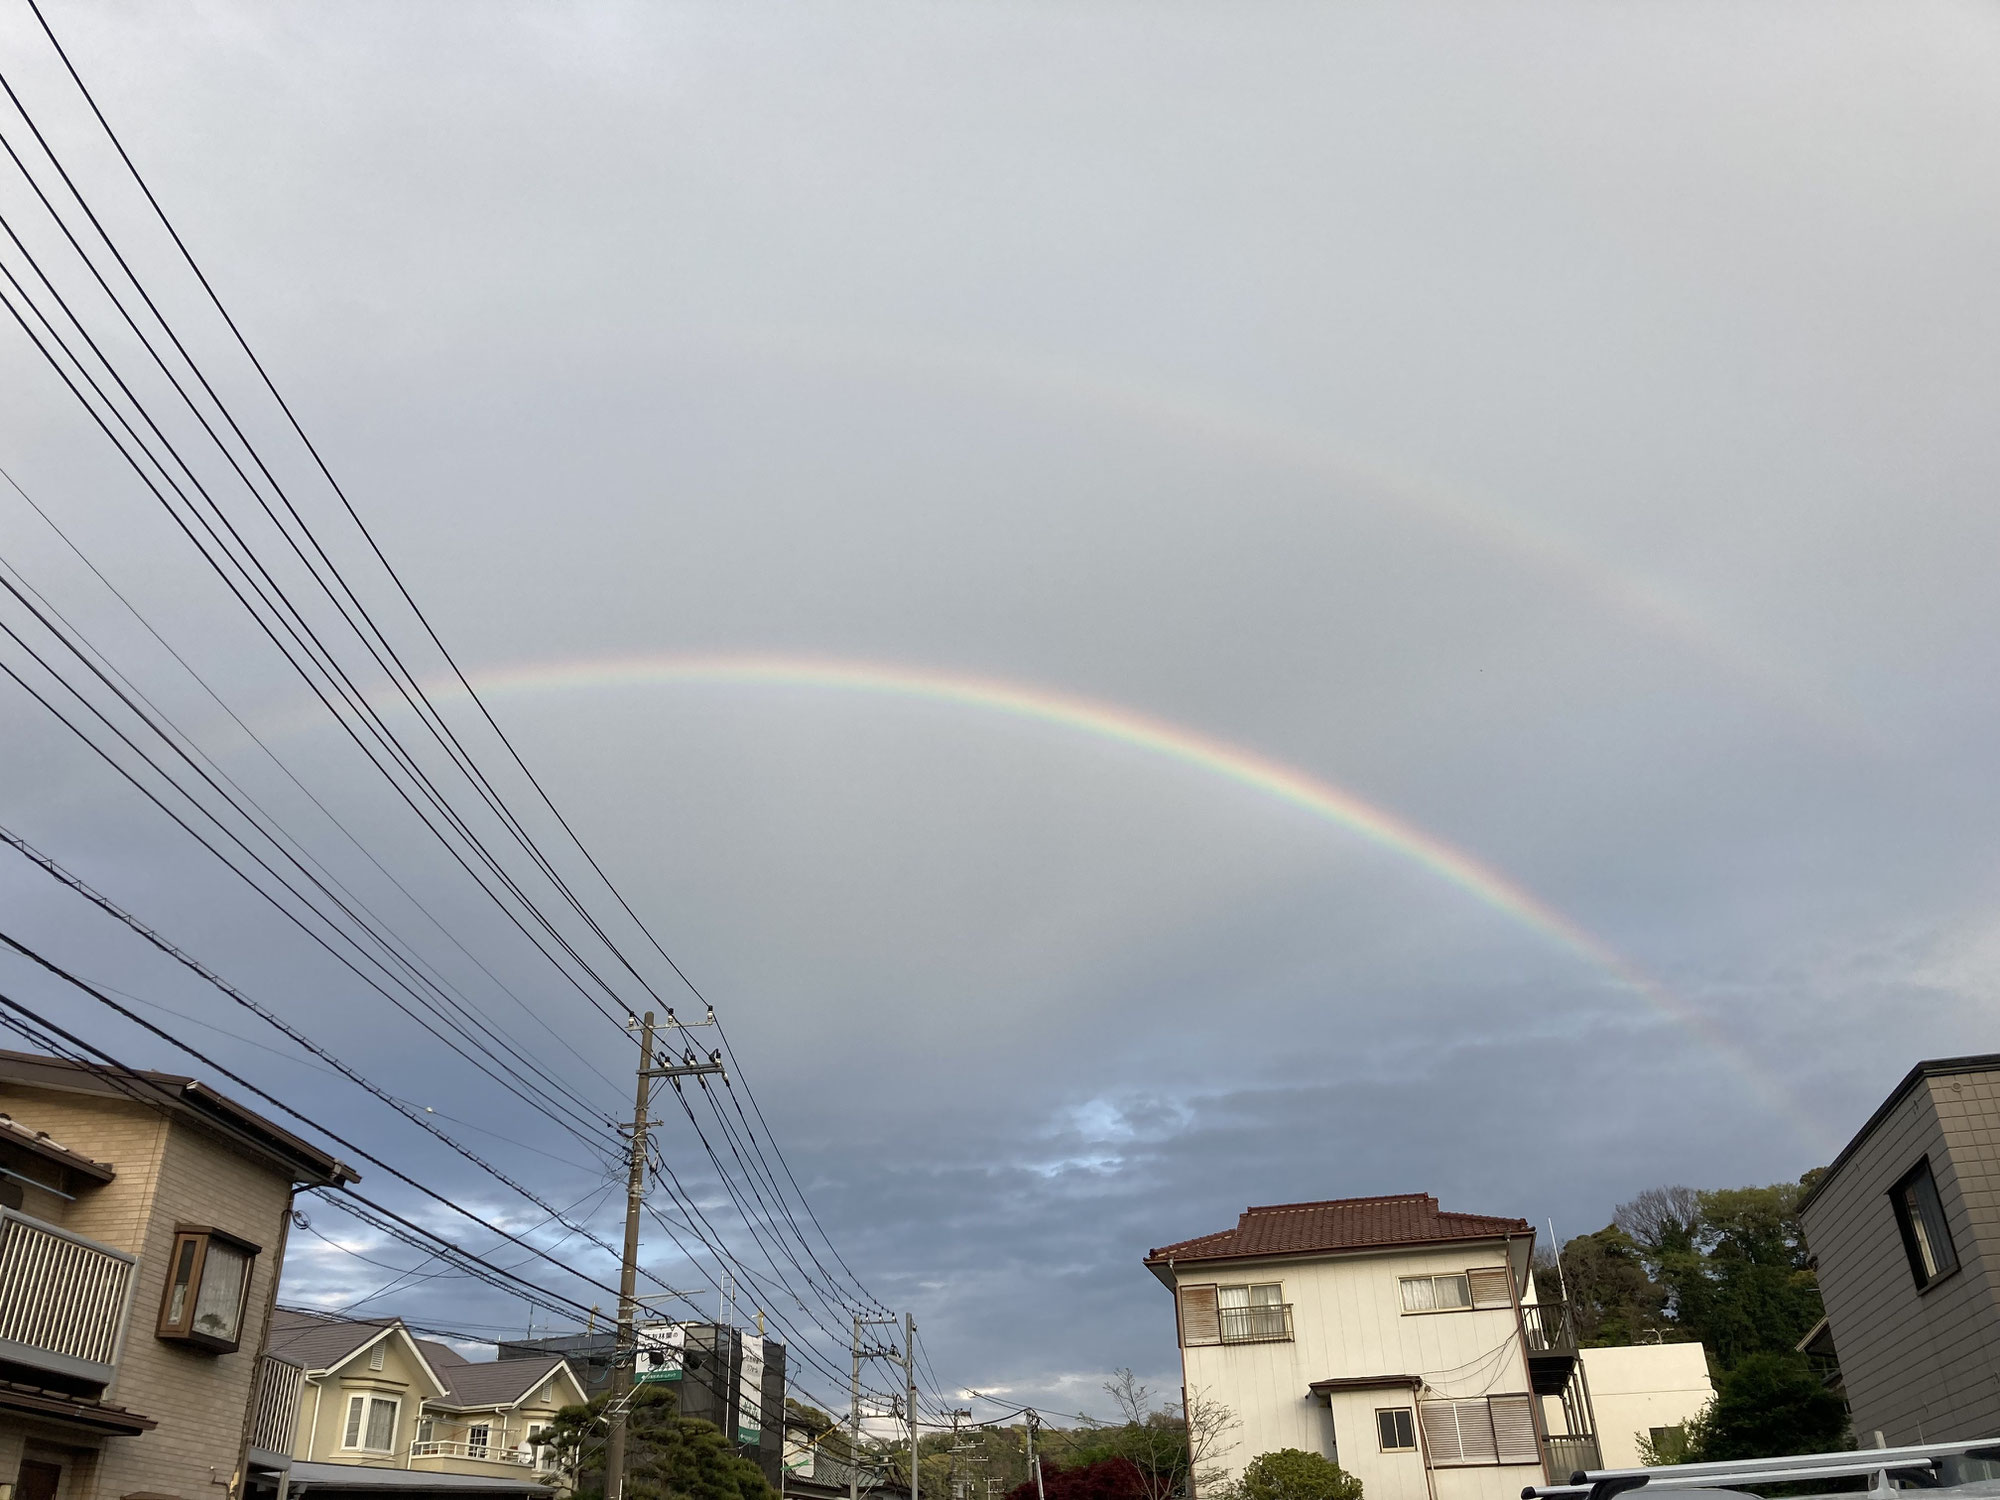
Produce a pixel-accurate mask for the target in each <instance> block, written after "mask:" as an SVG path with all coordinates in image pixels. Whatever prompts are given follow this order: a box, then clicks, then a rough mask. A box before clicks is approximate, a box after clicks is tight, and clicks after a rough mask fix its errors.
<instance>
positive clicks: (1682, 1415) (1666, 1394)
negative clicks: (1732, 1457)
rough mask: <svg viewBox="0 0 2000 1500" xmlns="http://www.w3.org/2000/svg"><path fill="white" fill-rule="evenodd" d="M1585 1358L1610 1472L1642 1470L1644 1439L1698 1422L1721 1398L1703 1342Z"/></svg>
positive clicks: (1627, 1348)
mask: <svg viewBox="0 0 2000 1500" xmlns="http://www.w3.org/2000/svg"><path fill="white" fill-rule="evenodd" d="M1581 1358H1582V1360H1583V1378H1584V1379H1585V1380H1586V1381H1587V1382H1588V1383H1589V1385H1590V1404H1591V1408H1592V1410H1593V1412H1594V1413H1595V1414H1596V1418H1597V1447H1598V1452H1599V1454H1600V1455H1601V1457H1602V1459H1603V1463H1604V1466H1605V1467H1606V1468H1607V1469H1631V1468H1637V1467H1638V1466H1639V1465H1640V1463H1641V1462H1643V1460H1642V1459H1641V1457H1640V1454H1639V1439H1640V1438H1643V1437H1646V1436H1647V1435H1649V1433H1650V1432H1651V1431H1652V1429H1653V1428H1655V1427H1677V1426H1679V1425H1681V1424H1682V1423H1684V1422H1688V1421H1690V1420H1692V1419H1693V1418H1694V1417H1696V1416H1699V1415H1700V1414H1701V1410H1702V1408H1703V1407H1705V1406H1707V1405H1708V1403H1709V1402H1710V1401H1712V1400H1714V1399H1715V1387H1714V1386H1712V1385H1711V1384H1710V1383H1709V1379H1708V1352H1707V1351H1706V1350H1705V1349H1703V1348H1702V1346H1701V1345H1700V1344H1626V1345H1621V1346H1618V1347H1616V1348H1610V1349H1585V1350H1583V1351H1582V1352H1581ZM1549 1404H1551V1405H1552V1404H1554V1403H1553V1399H1551V1401H1550V1403H1549Z"/></svg>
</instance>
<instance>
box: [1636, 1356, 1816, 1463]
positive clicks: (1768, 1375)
mask: <svg viewBox="0 0 2000 1500" xmlns="http://www.w3.org/2000/svg"><path fill="white" fill-rule="evenodd" d="M1851 1443H1852V1436H1851V1434H1850V1433H1849V1432H1848V1429H1847V1407H1846V1404H1845V1403H1844V1402H1842V1401H1841V1399H1840V1397H1838V1396H1836V1395H1835V1394H1834V1393H1833V1392H1832V1391H1830V1390H1828V1389H1827V1386H1826V1383H1825V1382H1824V1381H1822V1380H1821V1379H1820V1378H1819V1376H1818V1375H1816V1374H1814V1373H1813V1369H1812V1367H1811V1366H1810V1365H1809V1364H1808V1363H1807V1362H1806V1358H1805V1356H1804V1355H1802V1354H1796V1353H1784V1354H1768V1353H1764V1354H1749V1355H1745V1356H1744V1357H1743V1358H1742V1359H1741V1360H1740V1361H1739V1362H1738V1363H1737V1365H1736V1367H1735V1368H1734V1369H1732V1370H1730V1371H1729V1372H1728V1373H1727V1374H1725V1375H1724V1376H1723V1377H1722V1379H1721V1381H1720V1382H1719V1383H1718V1385H1717V1389H1716V1393H1715V1399H1714V1400H1713V1401H1711V1402H1710V1403H1709V1404H1708V1408H1707V1410H1705V1411H1704V1412H1702V1414H1701V1415H1700V1416H1698V1417H1696V1418H1695V1419H1694V1420H1693V1421H1692V1422H1690V1423H1688V1424H1687V1430H1686V1435H1685V1438H1684V1441H1683V1443H1682V1445H1681V1451H1680V1453H1679V1454H1678V1456H1674V1457H1669V1456H1668V1455H1665V1454H1662V1455H1659V1457H1661V1458H1662V1459H1664V1460H1665V1461H1667V1462H1672V1463H1705V1462H1709V1461H1712V1460H1716V1459H1728V1458H1778V1457H1781V1456H1782V1455H1784V1454H1788V1453H1831V1452H1834V1451H1836V1450H1838V1449H1842V1448H1846V1447H1848V1446H1850V1445H1851Z"/></svg>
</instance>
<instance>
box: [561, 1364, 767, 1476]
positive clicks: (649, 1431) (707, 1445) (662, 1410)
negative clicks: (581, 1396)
mask: <svg viewBox="0 0 2000 1500" xmlns="http://www.w3.org/2000/svg"><path fill="white" fill-rule="evenodd" d="M607 1400H608V1398H607V1397H606V1396H598V1397H596V1398H595V1399H594V1400H592V1401H591V1402H590V1403H589V1404H588V1405H587V1406H566V1407H564V1408H563V1409H562V1410H561V1411H560V1412H558V1413H556V1417H555V1421H554V1422H553V1423H551V1424H550V1430H549V1432H548V1433H547V1434H546V1439H547V1441H548V1442H549V1443H550V1444H551V1445H552V1447H553V1448H554V1450H555V1457H556V1462H557V1464H558V1466H559V1467H560V1468H561V1469H562V1471H563V1472H564V1473H566V1474H569V1475H571V1476H572V1477H573V1479H574V1481H575V1485H576V1489H575V1497H576V1500H596V1497H599V1496H601V1495H602V1494H603V1493H604V1436H605V1423H604V1407H605V1405H606V1402H607ZM625 1432H626V1438H625V1443H626V1446H625V1459H626V1471H625V1473H626V1480H625V1493H626V1495H627V1496H628V1497H630V1500H778V1496H777V1492H776V1491H775V1490H773V1489H772V1488H771V1486H770V1485H769V1484H768V1483H767V1482H766V1481H765V1478H764V1471H763V1470H762V1469H760V1468H758V1467H757V1465H756V1464H754V1463H752V1462H751V1461H750V1460H749V1459H747V1458H744V1457H742V1456H741V1455H740V1454H738V1453H737V1452H736V1450H735V1449H734V1447H732V1446H731V1444H730V1443H729V1442H728V1441H727V1440H726V1439H725V1438H724V1437H723V1435H722V1434H721V1432H719V1431H718V1430H717V1429H716V1427H715V1425H714V1424H713V1423H711V1422H703V1421H700V1420H699V1419H697V1418H694V1417H684V1416H682V1415H680V1404H679V1402H678V1401H677V1400H676V1399H675V1396H674V1393H673V1391H672V1390H671V1389H669V1388H668V1387H667V1386H664V1385H645V1386H641V1387H640V1388H639V1390H638V1392H637V1393H636V1394H635V1395H634V1396H633V1398H632V1407H631V1411H630V1414H629V1415H628V1417H627V1419H626V1428H625Z"/></svg>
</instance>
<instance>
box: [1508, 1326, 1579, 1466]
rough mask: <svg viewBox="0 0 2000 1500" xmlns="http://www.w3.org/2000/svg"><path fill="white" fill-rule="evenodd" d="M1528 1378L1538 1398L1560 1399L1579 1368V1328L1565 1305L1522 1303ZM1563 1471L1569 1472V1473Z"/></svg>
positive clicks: (1522, 1328) (1522, 1329) (1522, 1327)
mask: <svg viewBox="0 0 2000 1500" xmlns="http://www.w3.org/2000/svg"><path fill="white" fill-rule="evenodd" d="M1521 1333H1522V1336H1523V1338H1524V1339H1525V1340H1526V1343H1527V1354H1528V1379H1529V1383H1530V1384H1532V1385H1533V1386H1534V1388H1535V1394H1536V1395H1538V1396H1560V1395H1561V1394H1562V1393H1563V1387H1564V1386H1566V1385H1568V1384H1569V1378H1570V1375H1571V1373H1572V1372H1574V1371H1575V1369H1576V1325H1575V1323H1574V1322H1572V1321H1571V1319H1570V1315H1569V1304H1568V1303H1566V1302H1524V1303H1522V1304H1521ZM1564 1472H1567V1471H1566V1470H1565V1471H1564Z"/></svg>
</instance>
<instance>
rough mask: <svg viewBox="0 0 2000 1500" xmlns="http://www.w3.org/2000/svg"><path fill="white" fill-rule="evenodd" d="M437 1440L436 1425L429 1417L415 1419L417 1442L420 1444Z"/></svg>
mask: <svg viewBox="0 0 2000 1500" xmlns="http://www.w3.org/2000/svg"><path fill="white" fill-rule="evenodd" d="M436 1440H437V1423H436V1422H435V1421H433V1420H432V1419H431V1418H429V1417H419V1418H417V1441H418V1442H420V1443H429V1442H435V1441H436Z"/></svg>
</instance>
